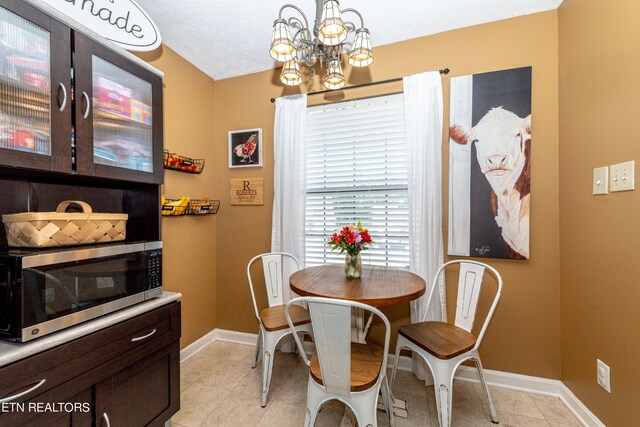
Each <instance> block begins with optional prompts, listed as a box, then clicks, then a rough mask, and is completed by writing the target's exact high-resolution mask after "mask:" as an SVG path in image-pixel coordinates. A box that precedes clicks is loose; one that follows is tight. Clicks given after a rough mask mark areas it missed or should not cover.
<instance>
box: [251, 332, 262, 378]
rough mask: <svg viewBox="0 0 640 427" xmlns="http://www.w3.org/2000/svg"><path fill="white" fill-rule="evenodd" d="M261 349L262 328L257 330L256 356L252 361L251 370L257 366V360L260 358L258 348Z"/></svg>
mask: <svg viewBox="0 0 640 427" xmlns="http://www.w3.org/2000/svg"><path fill="white" fill-rule="evenodd" d="M261 347H262V327H260V329H258V342H257V343H256V356H255V357H254V359H253V365H252V366H251V368H253V369H255V368H256V366H257V365H258V359H259V358H260V348H261Z"/></svg>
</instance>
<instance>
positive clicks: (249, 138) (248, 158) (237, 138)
mask: <svg viewBox="0 0 640 427" xmlns="http://www.w3.org/2000/svg"><path fill="white" fill-rule="evenodd" d="M260 166H262V129H245V130H233V131H231V132H229V167H230V168H243V167H245V168H246V167H260Z"/></svg>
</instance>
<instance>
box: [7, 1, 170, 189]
mask: <svg viewBox="0 0 640 427" xmlns="http://www.w3.org/2000/svg"><path fill="white" fill-rule="evenodd" d="M0 1H2V0H0ZM73 58H74V59H73V63H74V78H75V104H74V105H75V107H76V108H75V137H76V158H77V161H76V172H77V173H78V174H80V175H87V176H96V177H101V178H108V179H117V180H123V181H134V182H145V183H154V184H160V183H162V180H163V176H164V175H163V172H164V170H163V167H162V77H160V76H157V75H156V74H154V73H152V72H151V71H150V70H149V69H147V68H146V67H144V66H143V65H141V64H138V63H136V61H133V60H130V59H129V58H126V57H124V56H122V55H120V54H119V53H117V52H115V51H113V50H111V49H109V48H107V47H105V46H104V45H102V44H100V43H98V42H96V41H94V40H92V39H89V38H88V37H85V36H82V35H81V34H79V33H75V36H74V56H73Z"/></svg>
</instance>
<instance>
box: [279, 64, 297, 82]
mask: <svg viewBox="0 0 640 427" xmlns="http://www.w3.org/2000/svg"><path fill="white" fill-rule="evenodd" d="M280 81H281V82H282V83H283V84H285V85H287V86H298V85H299V84H300V83H302V73H301V72H300V65H298V61H296V60H295V59H291V60H289V61H287V62H285V63H284V65H283V66H282V72H281V73H280Z"/></svg>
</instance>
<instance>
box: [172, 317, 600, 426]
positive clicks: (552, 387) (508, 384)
mask: <svg viewBox="0 0 640 427" xmlns="http://www.w3.org/2000/svg"><path fill="white" fill-rule="evenodd" d="M257 339H258V335H257V334H249V333H246V332H235V331H229V330H225V329H214V330H213V331H211V332H209V333H208V334H206V335H205V336H203V337H202V338H200V339H198V340H196V341H194V342H193V343H191V344H189V345H188V346H187V347H185V348H183V349H182V351H180V362H181V363H182V362H184V361H185V360H187V359H189V358H190V357H192V356H193V355H195V354H196V353H197V352H199V351H200V350H202V349H203V348H204V347H206V346H207V345H208V344H209V343H211V342H213V341H226V342H232V343H236V344H244V345H251V346H255V345H256V340H257ZM307 344H309V346H307ZM304 347H305V351H306V352H307V353H310V351H311V348H312V344H311V343H305V345H304ZM394 357H395V356H394V355H392V354H390V355H389V358H388V363H387V365H388V366H389V367H391V366H393V361H394ZM398 369H400V370H402V371H411V358H410V357H407V356H400V361H399V362H398ZM484 377H485V380H486V381H487V383H488V384H489V385H492V386H494V387H502V388H508V389H512V390H518V391H524V392H527V393H534V394H541V395H545V396H556V397H559V398H560V400H562V401H563V402H564V404H565V405H567V407H568V408H569V410H570V411H571V412H572V413H573V414H574V415H575V416H576V418H578V420H579V421H580V422H581V423H582V424H583V425H585V426H588V427H605V425H604V424H603V423H602V421H600V420H599V419H598V417H596V416H595V415H594V414H593V412H591V411H590V410H589V408H587V407H586V406H585V405H584V403H582V402H581V401H580V399H578V398H577V397H576V396H575V395H574V394H573V393H572V392H571V390H569V388H568V387H567V386H566V385H564V383H563V382H562V381H560V380H552V379H548V378H540V377H533V376H529V375H521V374H514V373H510V372H502V371H493V370H490V369H485V370H484ZM455 378H456V379H457V380H460V381H468V382H474V383H479V382H480V377H479V376H478V371H477V370H476V369H475V368H472V367H470V366H460V367H459V368H458V370H457V371H456V376H455Z"/></svg>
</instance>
